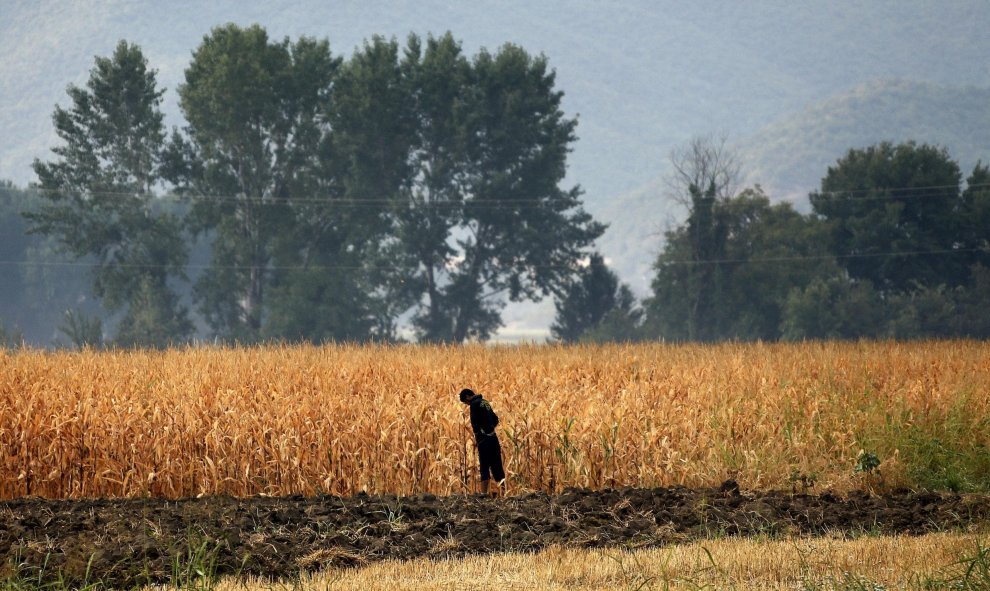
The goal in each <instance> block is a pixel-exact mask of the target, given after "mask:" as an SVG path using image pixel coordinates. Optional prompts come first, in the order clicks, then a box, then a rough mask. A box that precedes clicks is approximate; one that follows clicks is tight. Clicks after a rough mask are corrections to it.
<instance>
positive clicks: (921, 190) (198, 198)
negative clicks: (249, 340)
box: [21, 183, 990, 207]
mask: <svg viewBox="0 0 990 591" xmlns="http://www.w3.org/2000/svg"><path fill="white" fill-rule="evenodd" d="M966 188H967V189H982V188H990V183H973V184H971V185H967V187H966ZM945 189H959V185H930V186H925V187H878V188H873V189H855V190H850V191H812V192H811V193H810V194H809V196H810V195H816V196H818V195H820V196H831V197H837V196H848V195H861V194H863V195H866V194H868V193H873V192H887V193H888V194H885V195H866V196H863V197H853V198H851V199H850V200H851V201H857V202H858V201H887V200H901V199H924V198H930V197H944V196H945V193H944V192H942V190H945ZM21 190H22V191H25V192H33V193H42V194H43V193H49V194H66V195H75V196H81V195H87V196H97V197H135V196H137V195H138V193H137V192H127V191H72V190H61V189H44V188H41V187H28V188H26V189H21ZM890 192H896V193H898V194H890ZM148 197H149V198H150V199H154V200H169V201H176V202H182V201H188V202H221V203H222V202H233V203H257V204H259V205H291V204H322V205H334V206H338V205H339V206H345V207H364V206H369V205H400V206H401V205H410V204H412V205H417V206H435V207H475V206H482V207H486V206H491V207H501V206H503V205H514V206H524V207H543V206H545V205H547V204H551V203H558V202H560V203H569V202H573V201H575V199H573V198H571V197H551V198H546V199H477V198H466V199H459V200H447V201H415V200H411V199H408V198H402V197H397V198H374V197H367V198H362V197H335V196H331V195H325V196H317V197H292V198H288V199H285V200H279V199H275V198H272V197H248V196H246V195H223V194H198V195H193V194H182V193H165V194H161V195H148ZM578 204H581V205H583V203H581V202H578Z"/></svg>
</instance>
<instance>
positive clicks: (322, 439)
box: [0, 342, 990, 498]
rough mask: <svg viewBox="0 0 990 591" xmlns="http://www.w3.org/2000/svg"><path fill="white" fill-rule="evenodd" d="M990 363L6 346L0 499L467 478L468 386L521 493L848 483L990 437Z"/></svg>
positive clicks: (515, 350)
mask: <svg viewBox="0 0 990 591" xmlns="http://www.w3.org/2000/svg"><path fill="white" fill-rule="evenodd" d="M988 368H990V344H988V343H977V342H920V343H909V344H894V343H858V344H856V343H852V344H834V343H829V344H798V345H785V344H774V345H769V344H754V345H720V346H695V345H684V346H666V345H638V346H631V345H630V346H605V347H592V346H580V347H555V346H522V347H494V348H485V347H480V346H468V347H424V346H397V347H372V346H368V347H359V346H327V347H266V348H254V349H226V348H199V349H183V350H174V351H167V352H161V353H160V352H116V351H110V352H82V353H68V352H60V353H49V352H41V351H22V352H0V450H2V452H0V498H12V497H17V496H22V495H26V494H31V495H41V496H46V497H108V496H139V495H159V496H166V497H180V496H188V495H197V494H218V493H226V494H232V495H254V494H273V495H274V494H288V493H304V494H312V493H316V492H327V493H336V494H351V493H355V492H358V491H362V490H364V491H368V492H395V493H409V492H414V491H430V492H434V493H438V494H449V493H459V492H464V491H466V490H469V489H470V488H471V487H473V486H474V479H475V478H477V476H476V473H477V468H476V467H475V456H474V454H475V451H474V447H473V442H472V440H471V435H470V432H469V430H468V427H467V418H466V413H465V407H464V406H463V405H461V404H459V403H458V402H457V400H456V398H455V395H456V393H457V392H458V391H459V390H460V389H461V388H462V387H465V386H468V387H472V388H474V389H476V390H478V391H479V392H482V393H483V394H485V395H486V397H488V398H490V399H491V400H492V402H493V405H494V407H495V409H496V410H497V411H498V413H499V415H500V416H501V418H502V425H501V427H500V431H501V439H502V446H503V449H504V451H505V454H506V456H507V460H508V469H509V472H510V478H511V481H512V483H513V486H514V490H515V491H520V490H525V489H545V490H559V489H560V488H562V487H564V486H567V485H578V486H589V487H605V486H619V485H636V486H654V485H671V484H683V485H689V486H695V485H712V484H718V483H719V482H720V481H721V480H722V479H724V478H726V477H727V476H729V475H733V476H735V477H736V478H737V480H738V481H739V482H740V484H741V485H742V486H743V487H750V488H770V487H772V488H790V487H791V486H792V485H794V483H795V478H797V477H806V478H808V479H816V480H817V486H818V487H819V488H825V487H831V488H835V489H839V490H842V489H846V488H849V487H853V486H860V485H862V484H863V482H862V481H861V479H862V475H856V474H854V473H853V467H854V465H855V464H856V457H857V453H858V452H859V450H860V449H861V448H863V447H866V448H867V449H869V450H871V451H873V452H875V453H876V454H877V455H879V456H880V458H881V459H882V460H884V463H883V465H882V466H881V468H880V473H881V474H882V479H883V484H884V485H886V486H897V485H900V484H908V485H912V484H915V483H916V478H917V471H916V470H915V469H916V468H917V466H918V461H919V460H918V459H917V458H914V456H912V459H911V461H908V460H907V459H906V457H905V455H906V454H907V453H908V452H909V451H910V449H908V448H907V447H905V446H908V445H909V444H910V445H915V444H917V447H918V449H928V448H927V447H924V445H926V444H927V443H929V442H932V441H934V442H935V444H937V446H942V447H941V448H940V447H937V446H936V447H932V449H933V450H934V451H933V452H932V453H936V452H939V450H940V449H942V448H946V450H947V451H946V453H949V452H953V453H955V452H954V451H953V450H960V449H962V450H967V449H974V450H979V449H983V450H984V452H985V450H986V449H987V447H988V446H990V396H987V392H990V371H988ZM912 442H914V443H912ZM919 442H920V443H919ZM935 444H932V445H935ZM980 446H983V447H982V448H981V447H980ZM929 447H931V446H929ZM950 448H951V449H950ZM911 449H914V448H911ZM911 453H915V452H911ZM919 453H920V452H919ZM947 457H948V456H947ZM952 457H955V456H952ZM912 470H915V471H914V472H912ZM873 478H874V480H878V479H877V478H876V477H873ZM872 484H878V483H877V482H874V483H872Z"/></svg>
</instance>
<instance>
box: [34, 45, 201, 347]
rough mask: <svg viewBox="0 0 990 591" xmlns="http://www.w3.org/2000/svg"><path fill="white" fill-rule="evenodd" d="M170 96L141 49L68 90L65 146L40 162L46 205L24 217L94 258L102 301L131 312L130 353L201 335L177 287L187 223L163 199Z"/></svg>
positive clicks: (58, 128)
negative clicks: (165, 108) (172, 280)
mask: <svg viewBox="0 0 990 591" xmlns="http://www.w3.org/2000/svg"><path fill="white" fill-rule="evenodd" d="M163 93H164V90H161V89H159V88H158V86H157V82H156V76H155V71H154V70H152V69H149V68H148V63H147V60H146V59H145V57H144V54H143V53H142V51H141V49H140V48H139V47H138V46H136V45H133V44H129V43H127V42H126V41H121V42H120V43H119V44H118V45H117V47H116V49H115V50H114V53H113V55H112V56H111V57H98V58H96V64H95V66H94V68H93V69H92V70H91V71H90V76H89V80H88V82H87V84H86V86H85V87H84V88H80V87H77V86H70V87H69V88H68V94H69V98H70V99H71V101H72V105H71V107H69V108H68V109H66V108H62V107H60V106H56V108H55V113H54V114H53V116H52V120H53V122H54V124H55V132H56V133H57V134H58V136H59V138H60V139H61V140H62V144H61V145H59V146H56V147H54V148H52V152H53V153H54V154H55V156H56V158H55V160H53V161H51V162H41V161H39V160H36V161H35V162H34V171H35V173H36V174H37V175H38V182H39V188H40V191H41V193H42V197H43V201H44V203H43V205H42V206H41V207H39V208H38V209H37V211H35V212H32V213H29V214H26V216H25V217H27V219H28V220H29V222H30V223H31V227H30V231H31V232H37V233H42V234H47V235H49V236H52V237H53V238H55V239H56V240H57V241H58V242H59V243H60V244H61V245H62V247H64V248H65V249H66V250H67V251H68V252H70V253H72V254H73V255H74V256H76V257H80V258H81V257H86V256H90V257H93V258H95V266H94V271H93V290H94V292H95V294H96V295H97V296H98V297H100V298H101V299H102V301H103V303H104V305H105V306H106V307H107V308H108V309H109V310H111V311H118V310H121V309H123V310H124V316H123V318H122V320H121V322H120V327H119V332H118V334H117V336H116V340H117V342H118V343H119V344H122V345H137V346H165V345H168V344H169V343H173V342H179V341H183V340H186V339H187V338H188V337H189V335H190V334H191V332H192V324H191V323H190V321H189V319H188V316H187V313H186V310H185V309H184V308H183V307H182V306H181V305H180V304H179V301H178V297H177V295H176V294H175V293H174V292H173V291H172V290H171V289H170V288H169V285H168V280H169V277H176V276H181V274H182V268H183V266H184V264H185V262H186V259H187V250H186V247H185V244H184V242H183V241H182V237H181V231H180V224H179V220H178V219H177V218H176V217H175V216H174V215H172V214H170V213H167V212H165V211H163V208H162V207H160V204H159V203H158V202H157V201H156V199H155V195H154V188H155V187H156V185H157V184H158V183H159V182H160V180H161V178H160V164H161V160H162V151H163V146H164V128H163V123H162V113H161V110H160V108H159V107H160V105H161V100H162V94H163Z"/></svg>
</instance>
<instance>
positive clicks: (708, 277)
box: [646, 185, 838, 341]
mask: <svg viewBox="0 0 990 591" xmlns="http://www.w3.org/2000/svg"><path fill="white" fill-rule="evenodd" d="M713 187H714V185H709V189H708V190H707V191H706V192H705V193H701V192H700V191H698V189H697V187H695V186H693V185H691V187H690V193H689V194H690V195H691V197H692V203H691V209H690V212H689V215H688V219H687V221H686V222H685V224H684V225H683V226H680V227H678V228H676V229H674V230H672V231H670V232H668V233H667V240H666V244H665V247H664V250H663V252H662V253H661V254H660V256H659V257H658V259H657V263H656V265H655V268H656V270H657V275H656V277H655V278H654V280H653V297H652V298H650V299H649V300H648V301H647V302H646V308H647V324H646V331H647V333H648V334H652V335H655V336H658V337H661V338H664V339H667V340H675V341H679V340H692V341H715V340H721V339H730V338H733V339H743V340H754V339H768V340H775V339H777V338H779V337H780V326H781V321H782V318H783V311H784V306H785V302H786V300H787V297H788V295H789V293H790V291H791V290H792V289H794V288H798V287H803V286H805V285H807V284H808V283H809V282H810V281H811V280H812V279H813V278H816V277H820V276H831V275H833V274H835V273H837V272H838V268H837V267H836V265H835V263H834V261H832V260H831V257H830V256H829V255H828V254H827V252H826V251H825V247H824V244H823V240H822V233H823V228H822V226H821V224H818V223H817V221H816V220H814V219H810V218H807V217H805V216H802V215H801V214H799V213H798V212H796V211H795V210H794V209H793V207H791V205H790V204H787V203H780V204H776V205H771V204H770V200H769V199H768V198H767V196H766V195H765V194H764V193H763V192H762V190H761V189H760V188H759V187H756V188H753V189H747V190H745V191H743V192H742V193H740V194H739V195H738V196H735V197H729V198H722V199H718V198H716V196H715V190H714V188H713ZM809 261H810V262H809Z"/></svg>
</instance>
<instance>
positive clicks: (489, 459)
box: [475, 434, 505, 482]
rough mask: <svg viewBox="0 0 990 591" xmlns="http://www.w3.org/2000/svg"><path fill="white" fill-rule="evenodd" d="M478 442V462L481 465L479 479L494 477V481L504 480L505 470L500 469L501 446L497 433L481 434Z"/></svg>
mask: <svg viewBox="0 0 990 591" xmlns="http://www.w3.org/2000/svg"><path fill="white" fill-rule="evenodd" d="M475 441H476V442H477V443H478V463H479V464H480V465H481V480H482V482H484V481H485V480H490V479H491V478H494V479H495V482H501V481H502V480H505V470H504V469H502V446H501V445H499V443H498V435H494V434H492V435H481V436H479V437H478V438H477V439H476V440H475Z"/></svg>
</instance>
